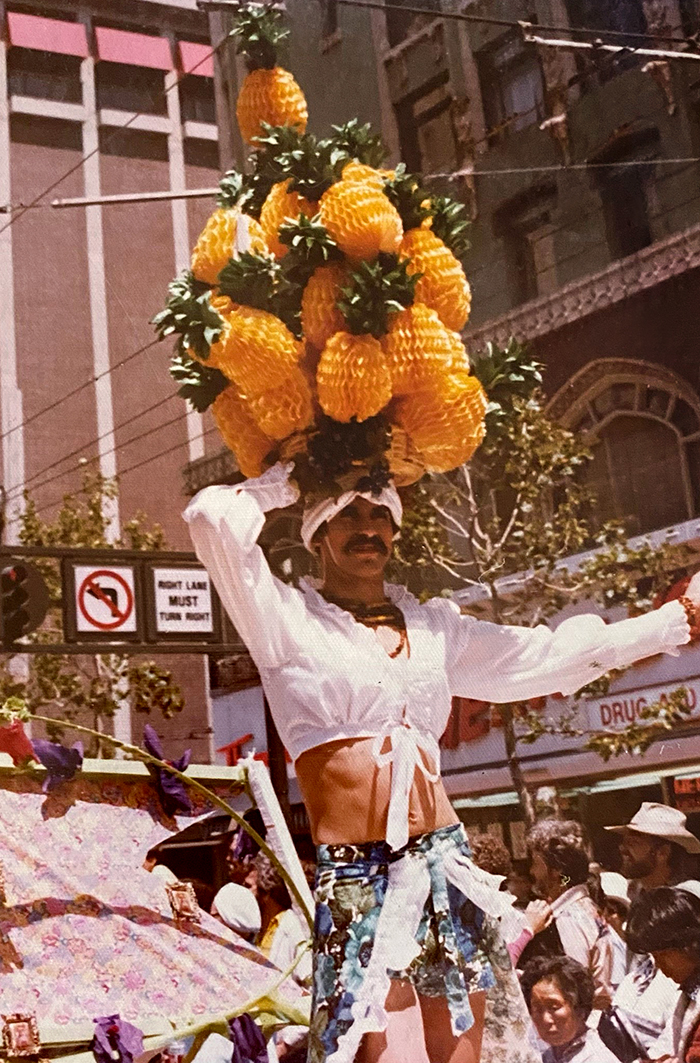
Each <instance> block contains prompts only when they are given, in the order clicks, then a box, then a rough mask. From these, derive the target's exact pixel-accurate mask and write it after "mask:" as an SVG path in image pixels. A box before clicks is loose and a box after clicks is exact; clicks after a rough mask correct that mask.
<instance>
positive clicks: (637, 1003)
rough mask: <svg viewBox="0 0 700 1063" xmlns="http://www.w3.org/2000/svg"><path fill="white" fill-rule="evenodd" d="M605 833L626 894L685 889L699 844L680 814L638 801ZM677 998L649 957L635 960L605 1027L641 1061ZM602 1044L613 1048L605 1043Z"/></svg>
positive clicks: (607, 828) (667, 979)
mask: <svg viewBox="0 0 700 1063" xmlns="http://www.w3.org/2000/svg"><path fill="white" fill-rule="evenodd" d="M606 830H610V831H614V832H615V833H617V834H619V835H620V836H621V840H620V857H621V871H622V874H623V875H624V876H625V878H627V879H631V880H632V883H631V887H632V890H631V892H633V891H634V889H635V888H636V890H637V891H640V890H648V889H654V888H656V887H657V886H683V885H685V884H686V881H687V882H688V884H690V879H691V875H692V870H694V863H695V862H696V861H697V857H698V855H699V854H700V841H698V839H697V838H696V837H695V835H694V834H691V832H690V831H689V830H688V828H687V827H686V817H685V815H684V814H683V812H681V811H680V809H677V808H671V806H670V805H663V804H659V803H657V802H655V801H644V802H643V804H642V806H641V808H640V809H639V811H638V812H636V813H635V815H634V816H633V817H632V819H631V820H630V821H629V823H627V824H623V825H621V826H614V827H606ZM691 869H692V870H691ZM693 877H694V876H693ZM684 880H685V881H684ZM696 885H700V884H696ZM677 999H678V987H677V986H676V984H675V982H672V981H671V979H670V978H667V977H666V976H665V975H664V974H663V973H662V972H661V971H660V970H658V969H657V968H656V965H655V964H654V961H653V959H652V957H651V956H649V955H641V956H636V957H635V958H634V960H633V962H632V968H631V970H630V972H629V974H628V975H627V976H626V977H625V978H624V979H623V981H622V983H621V984H620V986H619V988H618V990H617V992H616V994H615V997H614V1000H613V1010H612V1013H611V1015H610V1016H609V1024H610V1025H612V1026H616V1027H618V1028H619V1027H621V1028H622V1030H623V1031H626V1034H627V1035H628V1037H629V1040H630V1042H631V1044H630V1046H629V1047H630V1050H631V1051H632V1050H633V1048H636V1049H638V1050H639V1051H640V1052H641V1054H642V1055H644V1056H646V1055H647V1054H649V1053H651V1052H653V1051H654V1044H655V1042H656V1040H657V1039H658V1038H659V1037H660V1036H661V1034H662V1033H663V1030H664V1027H665V1026H666V1023H667V1021H668V1019H669V1017H670V1016H671V1014H672V1013H673V1010H674V1008H675V1006H676V1002H677ZM607 1028H608V1020H604V1021H603V1022H602V1023H601V1027H600V1032H601V1034H602V1036H603V1038H604V1040H605V1039H606V1029H607ZM608 1043H609V1044H610V1046H611V1047H614V1044H613V1042H612V1041H611V1040H608ZM615 1043H617V1041H616V1042H615Z"/></svg>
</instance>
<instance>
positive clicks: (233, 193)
mask: <svg viewBox="0 0 700 1063" xmlns="http://www.w3.org/2000/svg"><path fill="white" fill-rule="evenodd" d="M243 189H244V185H243V175H242V174H240V173H239V172H238V170H227V171H226V173H225V174H224V176H223V177H222V178H221V180H220V181H219V194H218V196H217V197H216V202H217V203H218V205H219V206H220V207H223V208H226V207H237V206H238V204H239V203H240V200H241V196H242V195H243Z"/></svg>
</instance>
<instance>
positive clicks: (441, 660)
mask: <svg viewBox="0 0 700 1063" xmlns="http://www.w3.org/2000/svg"><path fill="white" fill-rule="evenodd" d="M291 471H292V466H291V465H287V464H285V465H276V466H274V467H273V468H272V469H269V470H268V471H267V472H265V473H264V474H263V475H262V476H260V477H259V478H257V479H252V480H248V481H246V482H244V483H242V484H239V485H236V486H212V487H208V488H205V490H204V491H202V492H200V494H199V495H197V496H196V498H195V499H193V501H192V502H191V503H190V506H189V507H188V509H187V511H186V514H185V518H186V520H187V521H188V523H189V525H190V532H191V535H192V539H193V542H194V545H195V549H196V551H197V554H198V556H199V558H200V559H201V561H202V562H203V563H204V564H205V565H206V567H207V569H208V570H209V572H210V574H211V576H212V579H213V581H214V583H215V585H216V587H217V590H218V592H219V594H220V596H221V599H222V601H223V603H224V605H225V607H226V609H227V611H228V613H229V615H230V617H231V619H232V621H233V623H234V625H235V627H236V628H237V630H238V632H239V634H240V635H241V637H242V638H243V640H244V641H245V643H246V645H247V646H248V649H249V650H250V653H251V655H252V657H253V659H254V660H255V663H256V665H257V667H258V669H259V671H260V675H261V678H262V683H263V686H264V688H265V691H266V694H267V697H268V700H269V703H270V707H271V710H272V713H273V715H274V718H275V722H276V724H277V727H278V729H279V732H280V734H281V737H282V740H283V742H284V744H285V746H286V748H287V749H288V751H289V753H290V755H291V757H292V759H293V761H294V763H295V768H296V773H297V777H298V780H299V784H300V787H301V790H302V793H303V795H304V799H305V803H306V806H307V810H308V814H309V820H310V823H311V829H312V833H313V836H314V840H315V841H316V843H317V845H318V877H317V889H316V901H317V912H316V931H315V941H314V986H313V989H314V1002H313V1008H312V1020H311V1034H310V1052H309V1060H310V1061H311V1063H320V1061H322V1060H331V1061H332V1063H350V1061H352V1060H356V1061H362V1063H375V1061H380V1060H381V1063H390V1061H392V1063H393V1061H396V1063H399V1061H400V1063H419V1061H425V1060H426V1058H427V1059H429V1060H430V1063H478V1061H479V1059H480V1056H481V1034H482V1030H483V1012H484V996H485V991H486V990H487V989H489V988H491V987H492V986H493V985H494V977H493V971H492V965H491V959H490V956H491V955H493V951H494V949H500V946H501V944H502V942H500V939H499V935H498V933H496V934H494V933H493V932H492V931H493V927H494V925H496V923H497V921H499V920H500V921H501V926H502V928H503V929H504V930H505V933H506V935H507V934H508V933H509V930H510V929H512V928H508V927H505V926H504V925H503V924H504V923H505V921H507V920H508V919H512V918H513V917H514V909H513V908H512V906H511V905H510V903H509V898H508V896H507V894H504V893H501V892H499V889H498V887H499V885H500V880H499V879H498V878H495V877H494V876H491V875H489V874H487V873H486V872H484V871H481V870H480V869H479V868H477V867H476V865H475V864H473V862H472V861H471V859H470V850H469V846H468V842H467V839H466V836H465V833H464V830H463V827H462V825H461V824H460V822H459V820H458V818H457V815H456V814H455V812H454V809H453V808H452V805H451V804H450V801H449V799H448V796H447V793H446V791H445V789H444V787H443V784H442V781H441V778H440V766H439V745H438V743H439V739H440V736H441V735H442V733H443V731H444V729H445V726H446V724H447V720H448V716H449V713H450V705H451V697H452V696H453V695H461V696H463V697H469V698H476V699H480V700H486V701H491V702H511V701H520V700H525V699H528V698H532V697H538V696H543V695H547V694H550V693H552V692H554V691H561V692H563V693H564V694H567V693H573V692H574V691H576V690H578V689H579V688H580V687H582V686H584V685H585V684H586V683H588V682H590V681H591V680H593V679H594V678H596V677H597V676H600V675H603V674H604V673H605V672H607V671H609V670H610V669H611V668H621V667H625V666H626V665H628V664H631V663H632V662H633V661H635V660H638V659H640V658H643V657H648V656H651V655H654V654H657V653H661V652H669V653H675V652H676V651H677V647H678V646H680V645H682V644H684V643H686V642H688V641H689V639H690V637H691V630H693V629H694V627H695V625H696V622H697V617H696V607H697V603H698V602H700V579H698V577H695V578H694V579H693V581H692V582H691V584H690V586H689V588H688V592H687V595H686V597H685V599H684V600H680V601H674V602H669V603H667V604H665V605H663V606H662V607H661V608H660V609H657V610H655V611H653V612H651V613H648V614H646V615H645V616H641V617H635V618H633V619H629V620H623V621H620V622H618V623H615V624H605V622H604V621H603V620H602V618H601V617H598V616H576V617H572V618H570V619H568V620H565V621H564V622H563V623H562V624H561V625H560V626H559V627H558V628H557V629H556V630H555V631H551V630H550V629H549V628H547V627H545V626H543V625H542V626H539V627H536V628H520V627H509V626H501V625H497V624H492V623H488V622H486V621H480V620H476V619H474V618H473V617H471V616H464V615H462V614H461V613H460V610H459V608H458V607H457V606H456V605H455V604H454V603H452V602H450V601H448V600H446V599H444V598H434V599H431V600H430V601H428V602H425V603H420V602H419V601H417V599H415V598H414V597H413V596H412V595H410V594H409V593H408V592H407V591H406V590H405V589H404V588H402V587H397V586H392V585H390V584H386V583H385V581H384V572H385V569H386V566H387V563H388V561H389V558H390V555H391V550H392V541H393V539H394V538H395V536H396V535H397V534H399V530H400V526H401V520H402V506H401V500H400V497H399V494H398V492H397V490H396V488H395V487H394V485H393V483H392V482H391V481H388V482H385V483H383V484H380V483H377V482H373V481H372V479H371V477H368V476H361V477H360V479H359V480H357V481H355V482H353V483H350V484H349V485H348V487H347V489H346V490H344V491H343V493H342V494H340V496H339V497H326V498H321V499H317V500H316V501H315V502H314V503H313V504H309V505H307V508H306V511H305V514H304V519H303V526H302V538H303V541H304V543H305V545H306V546H307V548H308V549H309V550H311V551H313V552H314V553H315V554H316V555H317V557H318V560H319V565H320V570H321V573H322V576H321V579H320V581H319V582H317V583H312V582H310V581H302V584H301V586H300V587H299V588H295V587H292V586H289V585H287V584H285V583H283V582H281V581H279V580H278V579H276V578H275V577H274V576H273V574H272V572H271V571H270V568H269V567H268V564H267V561H266V559H265V556H264V554H263V552H262V550H261V548H260V547H259V546H258V544H257V540H258V537H259V535H260V533H261V531H262V529H263V525H264V523H265V515H266V513H268V512H269V511H270V510H273V509H280V508H284V507H286V506H289V505H292V504H293V503H295V502H296V501H297V499H298V497H299V491H298V488H297V487H296V485H295V484H294V483H293V482H292V481H291V480H290V473H291ZM359 475H360V474H359V473H358V476H359ZM515 914H516V915H517V913H515ZM516 934H517V930H516ZM522 1011H523V1013H524V1005H523V1007H522ZM411 1017H413V1018H415V1020H416V1022H417V1023H420V1025H418V1026H417V1027H416V1029H414V1031H413V1033H412V1034H411V1035H410V1036H409V1037H408V1038H407V1039H406V1035H405V1029H406V1023H407V1022H408V1021H409V1018H411ZM399 1028H400V1029H402V1030H403V1031H404V1034H403V1037H404V1039H403V1040H400V1039H399V1033H398V1032H396V1031H397V1030H398V1029H399ZM519 1029H520V1027H517V1024H515V1025H512V1028H511V1029H510V1030H509V1031H508V1033H509V1034H510V1035H511V1036H512V1037H513V1038H518V1039H519V1042H516V1041H515V1040H514V1041H513V1044H514V1048H513V1052H512V1053H511V1054H510V1055H509V1057H508V1058H509V1060H510V1063H531V1061H532V1060H533V1058H534V1057H533V1056H532V1055H531V1054H529V1049H528V1048H527V1045H526V1043H525V1042H526V1038H525V1033H524V1031H525V1026H524V1025H523V1027H522V1029H523V1034H522V1037H521V1038H520V1036H519V1032H518V1031H519ZM514 1031H515V1032H514ZM426 1053H427V1055H426Z"/></svg>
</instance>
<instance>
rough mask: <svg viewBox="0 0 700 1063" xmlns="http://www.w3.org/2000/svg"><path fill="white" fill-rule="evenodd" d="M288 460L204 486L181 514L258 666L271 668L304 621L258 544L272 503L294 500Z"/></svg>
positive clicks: (295, 595)
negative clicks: (254, 475) (233, 481)
mask: <svg viewBox="0 0 700 1063" xmlns="http://www.w3.org/2000/svg"><path fill="white" fill-rule="evenodd" d="M289 469H290V466H288V465H275V466H274V467H273V468H272V469H269V470H268V471H267V472H265V473H263V475H262V476H260V477H258V479H257V480H247V481H246V482H245V483H242V484H238V485H236V486H235V487H229V486H213V487H205V488H204V490H203V491H200V492H199V494H198V495H196V496H195V497H194V498H193V499H192V501H191V502H190V504H189V506H188V507H187V509H186V510H185V512H184V514H183V516H184V518H185V520H186V521H187V523H188V524H189V527H190V535H191V537H192V542H193V543H194V548H195V551H196V553H197V557H198V558H199V560H200V561H201V562H202V564H203V565H204V566H205V568H206V569H207V571H208V572H209V575H210V576H211V578H212V580H213V582H214V586H215V587H216V589H217V591H218V593H219V597H220V598H221V601H222V602H223V604H224V607H225V609H226V612H227V613H228V615H229V616H230V617H231V621H232V622H233V625H234V627H235V628H236V630H237V631H238V634H239V635H240V636H241V638H242V639H243V641H244V642H245V644H246V646H247V647H248V650H249V651H250V654H251V656H252V657H253V660H254V661H255V663H256V665H257V666H258V668H261V669H264V668H276V667H278V666H279V665H281V664H284V662H285V661H288V660H289V658H290V657H291V656H292V655H293V652H294V648H295V644H294V639H293V632H294V631H295V630H299V625H300V624H301V623H303V618H304V612H305V605H304V600H303V596H302V595H301V593H300V592H299V591H297V590H295V589H294V588H293V587H288V586H287V584H286V583H283V582H282V581H281V580H278V579H276V578H275V576H273V575H272V572H271V571H270V568H269V566H268V564H267V560H266V558H265V555H264V554H263V552H262V550H261V549H260V547H259V546H258V542H257V540H258V536H259V535H260V532H261V531H262V529H263V525H264V523H265V514H266V513H267V512H268V511H269V510H271V509H282V508H284V507H285V506H289V505H291V504H292V503H294V502H295V501H296V500H297V498H298V497H299V492H298V490H297V489H296V487H294V486H293V485H292V484H290V483H289Z"/></svg>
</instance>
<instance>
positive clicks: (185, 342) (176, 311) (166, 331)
mask: <svg viewBox="0 0 700 1063" xmlns="http://www.w3.org/2000/svg"><path fill="white" fill-rule="evenodd" d="M210 290H211V289H210V288H209V285H208V284H204V283H203V282H202V281H198V280H196V278H195V276H194V274H193V273H192V272H191V271H190V270H185V271H184V272H183V273H181V274H180V275H179V276H177V277H176V278H175V280H173V281H171V282H170V284H169V285H168V301H167V303H166V306H165V309H164V310H161V311H160V313H158V314H156V316H155V317H154V318H153V319H152V321H151V324H152V325H155V329H156V332H157V333H158V336H159V337H160V339H164V338H165V337H166V336H172V335H176V336H177V337H178V340H177V349H178V350H180V351H186V350H187V349H188V348H189V349H191V350H193V351H194V352H195V354H197V355H198V356H199V357H200V358H208V357H209V348H210V347H211V345H212V343H216V341H217V340H218V338H219V336H220V335H221V330H222V328H223V321H222V320H221V317H220V315H219V314H217V312H216V310H214V309H213V308H212V306H211V304H210V302H209V296H210Z"/></svg>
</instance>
